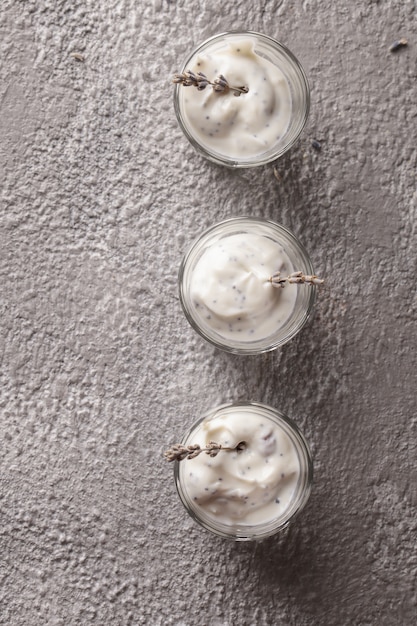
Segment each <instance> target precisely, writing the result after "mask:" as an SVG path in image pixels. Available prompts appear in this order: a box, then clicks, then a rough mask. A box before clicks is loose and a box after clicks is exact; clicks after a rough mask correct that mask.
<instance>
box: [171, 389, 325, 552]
mask: <svg viewBox="0 0 417 626" xmlns="http://www.w3.org/2000/svg"><path fill="white" fill-rule="evenodd" d="M236 409H240V410H244V411H245V410H248V411H250V410H251V409H255V410H258V411H260V412H261V414H262V413H263V414H264V415H265V414H266V415H267V418H268V419H271V420H272V421H274V422H275V423H276V424H277V425H279V426H281V427H282V428H283V430H284V431H285V433H286V435H287V436H289V438H290V439H291V443H292V445H293V446H294V448H295V450H296V452H297V456H298V458H299V460H300V466H301V463H302V462H303V463H304V476H303V478H304V481H303V484H302V487H301V491H300V493H299V494H297V499H296V501H295V502H293V503H292V506H291V507H290V509H289V514H288V513H287V514H284V515H281V516H280V517H279V518H277V519H276V520H272V521H270V522H266V523H261V524H256V525H241V526H240V527H238V526H237V527H234V526H228V525H226V524H222V523H220V522H218V523H215V521H214V520H213V518H210V517H209V516H204V515H202V514H201V513H202V512H200V515H199V512H198V510H197V509H195V508H193V507H192V505H191V502H190V501H189V500H187V497H186V495H185V490H184V489H183V487H182V485H181V476H180V463H184V462H186V461H181V462H178V461H175V463H174V481H175V486H176V490H177V493H178V496H179V498H180V500H181V502H182V504H183V506H184V508H185V509H186V511H187V513H188V514H189V515H190V517H191V518H192V519H194V521H196V522H197V523H198V524H199V525H200V526H202V527H203V528H205V529H206V530H209V531H211V532H212V533H214V534H215V535H218V536H220V537H223V538H225V539H231V540H234V541H252V540H259V539H264V538H266V537H269V536H271V535H274V534H276V533H278V532H280V531H281V530H284V529H285V528H286V527H287V526H288V525H289V524H290V523H291V522H293V520H294V519H295V518H296V516H297V515H298V514H299V513H300V512H301V511H302V509H303V508H304V507H305V505H306V504H307V502H308V499H309V497H310V493H311V489H312V484H313V474H314V467H313V459H312V455H311V450H310V447H309V445H308V442H307V440H306V438H305V436H304V435H303V433H302V432H301V430H300V429H299V427H298V426H297V424H296V423H295V421H294V420H292V419H291V418H290V417H288V416H287V415H286V414H285V413H283V412H282V411H280V410H279V409H276V408H274V407H271V406H269V405H267V404H264V403H261V402H255V401H239V402H229V403H225V404H221V405H219V406H216V407H214V408H212V409H210V410H209V411H207V412H206V413H204V414H203V415H202V416H201V417H200V418H198V419H197V420H196V421H195V422H194V423H193V424H192V425H191V426H190V428H189V429H188V430H187V431H186V433H185V434H184V435H183V437H182V439H181V444H182V445H187V443H188V439H189V437H190V436H191V435H192V433H193V432H194V431H195V429H196V428H198V427H199V426H200V424H201V423H202V422H203V421H205V420H207V419H214V418H215V417H216V416H217V415H218V414H219V413H221V412H223V411H227V410H232V411H233V410H236ZM300 455H302V459H301V456H300ZM298 488H299V487H298ZM280 520H282V521H280ZM277 521H278V522H279V523H277Z"/></svg>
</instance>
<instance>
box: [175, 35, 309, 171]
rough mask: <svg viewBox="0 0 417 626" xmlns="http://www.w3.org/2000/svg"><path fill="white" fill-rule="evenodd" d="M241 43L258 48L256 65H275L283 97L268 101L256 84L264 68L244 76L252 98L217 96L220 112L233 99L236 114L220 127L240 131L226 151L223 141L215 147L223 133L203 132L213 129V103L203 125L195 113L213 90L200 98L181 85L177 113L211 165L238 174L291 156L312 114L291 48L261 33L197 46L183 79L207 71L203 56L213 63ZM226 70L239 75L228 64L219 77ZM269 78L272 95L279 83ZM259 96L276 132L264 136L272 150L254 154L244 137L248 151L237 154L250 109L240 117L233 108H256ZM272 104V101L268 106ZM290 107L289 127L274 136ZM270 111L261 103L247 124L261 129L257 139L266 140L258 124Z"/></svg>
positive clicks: (226, 113)
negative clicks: (189, 72) (234, 144)
mask: <svg viewBox="0 0 417 626" xmlns="http://www.w3.org/2000/svg"><path fill="white" fill-rule="evenodd" d="M241 41H250V42H251V44H253V47H254V51H255V53H256V59H261V62H262V63H264V61H263V60H266V62H270V63H271V64H272V65H273V66H274V67H275V68H278V70H277V71H279V72H280V75H282V77H283V81H282V86H281V87H279V89H281V92H279V93H278V95H277V93H275V94H274V95H273V96H271V98H269V95H270V94H268V93H267V94H266V96H265V94H264V90H263V87H262V85H258V84H256V83H254V80H255V81H256V80H257V75H259V74H260V72H261V71H263V70H264V68H263V67H260V68H259V71H258V70H256V71H255V72H254V73H253V74H251V75H250V76H248V72H247V71H246V72H243V73H242V77H241V81H240V82H241V83H242V82H243V83H245V84H246V86H247V87H248V88H249V92H248V93H247V94H242V95H240V96H239V98H238V100H239V102H233V100H235V98H234V96H233V93H232V92H230V91H229V92H228V94H227V95H226V96H225V95H224V94H219V93H217V94H215V95H214V96H213V94H212V95H211V96H210V97H211V103H213V102H215V103H216V106H218V105H219V103H220V102H221V99H222V98H229V99H230V98H231V99H232V103H231V105H232V110H230V106H229V105H230V102H229V103H228V106H227V107H226V109H224V110H222V111H221V112H218V115H219V116H220V117H218V122H217V123H219V124H220V122H223V121H224V123H225V124H226V120H229V119H230V123H231V124H232V125H234V127H233V129H232V128H231V127H230V132H231V134H230V135H228V140H227V141H226V144H228V145H223V144H222V145H220V144H218V143H216V141H217V140H216V141H215V143H214V144H213V139H212V138H213V137H214V136H215V133H216V132H218V130H217V128H214V129H213V128H211V130H210V129H206V130H205V131H204V132H202V131H203V126H204V124H208V123H211V122H206V120H208V119H209V117H210V116H209V115H207V114H208V113H210V114H212V113H213V112H215V109H212V108H211V103H210V102H209V103H208V104H204V105H202V108H201V116H200V114H199V113H198V116H197V117H196V118H195V119H196V120H197V122H198V124H197V123H196V121H195V119H194V116H195V112H196V109H197V108H198V106H199V103H200V102H202V103H203V102H204V97H207V95H210V92H212V89H211V87H210V86H208V87H206V88H205V89H204V90H203V91H201V92H198V90H197V89H196V87H193V86H189V87H184V86H182V85H180V84H176V85H175V91H174V109H175V113H176V116H177V120H178V123H179V125H180V127H181V129H182V131H183V132H184V134H185V136H186V137H187V139H188V140H189V141H190V142H191V144H192V145H193V146H194V148H195V149H196V150H197V151H198V152H199V153H200V154H201V155H203V156H204V157H206V158H207V159H209V160H210V161H214V162H215V163H218V164H220V165H225V166H228V167H234V168H244V167H253V166H258V165H264V164H266V163H270V162H271V161H274V160H276V159H277V158H278V157H280V156H282V155H283V154H284V153H285V152H286V151H287V150H289V149H290V148H291V146H292V145H293V144H294V143H295V142H296V140H297V139H298V137H299V135H300V133H301V132H302V130H303V128H304V126H305V124H306V122H307V118H308V114H309V110H310V89H309V85H308V81H307V77H306V74H305V72H304V69H303V68H302V66H301V64H300V63H299V61H298V60H297V59H296V57H295V56H294V55H293V54H292V52H291V51H290V50H288V48H286V47H285V46H284V45H283V44H281V43H279V42H278V41H276V40H275V39H273V38H272V37H269V36H267V35H263V34H261V33H257V32H253V31H232V32H225V33H221V34H218V35H214V36H213V37H210V38H209V39H207V40H206V41H204V42H203V43H202V44H200V45H199V46H197V47H196V48H195V49H194V50H193V51H192V52H191V53H190V54H189V55H188V56H187V58H186V59H185V61H184V62H183V64H182V65H181V67H180V69H179V73H182V72H184V71H186V70H192V71H194V72H195V73H197V72H198V71H199V69H205V68H203V67H201V57H202V55H203V57H205V58H207V56H208V55H215V54H223V53H224V52H225V50H226V49H227V47H228V46H230V45H233V44H234V43H235V42H237V43H239V42H241ZM223 59H224V57H223ZM238 62H239V61H238ZM203 64H204V61H203ZM224 66H226V68H227V69H228V70H229V72H232V74H233V71H234V70H233V69H232V70H230V68H229V65H228V63H227V62H226V63H225V62H224V60H223V61H220V63H219V67H218V68H217V67H216V68H215V69H217V75H218V74H225V73H226V71H227V69H225V70H224V71H223V67H224ZM235 67H236V65H235ZM242 67H243V66H242ZM266 76H267V78H266V79H265V80H266V82H265V85H267V84H270V85H273V87H272V89H275V90H276V89H277V86H276V85H277V82H276V80H269V77H268V75H267V74H266ZM253 77H254V78H253ZM208 78H209V79H210V80H213V79H214V78H215V77H214V76H208ZM226 78H227V76H226ZM229 82H230V81H229ZM251 85H255V87H253V88H252V89H251ZM258 87H259V89H258ZM190 90H193V92H194V93H193V99H194V98H195V97H198V100H197V104H196V103H195V101H194V100H193V102H192V104H191V105H188V104H187V98H188V97H189V95H190V93H189V92H190ZM197 94H198V95H197ZM255 95H256V97H258V96H259V97H260V99H261V100H262V102H268V111H269V113H268V115H269V118H268V119H267V120H266V121H267V123H268V125H269V123H270V126H269V128H268V130H267V131H265V132H266V133H267V134H265V135H264V137H265V138H268V139H267V144H265V146H260V145H258V146H257V147H256V148H255V147H253V149H252V147H251V146H250V144H249V138H250V137H249V135H245V136H244V137H243V138H244V141H243V144H241V146H242V145H243V149H242V147H241V148H240V149H237V148H234V149H233V150H231V141H233V142H234V141H235V139H236V138H237V137H238V135H239V134H240V135H241V136H242V132H246V130H244V129H242V125H241V123H240V121H239V120H240V119H241V118H240V116H242V115H244V114H245V111H244V109H243V110H238V111H234V110H233V108H238V109H239V107H240V106H241V105H243V106H244V105H245V104H246V103H250V99H252V101H253V98H254V97H255ZM264 96H265V97H264ZM280 97H281V101H280ZM284 97H285V104H284ZM213 98H214V100H213ZM266 98H268V100H267V99H266ZM245 99H246V100H245ZM223 102H224V101H223ZM287 105H288V106H289V109H290V110H289V111H288V114H287V113H285V122H286V124H285V127H283V128H282V129H281V130H280V131H279V132H277V133H274V134H273V130H274V126H275V125H276V124H277V123H278V120H281V119H282V121H284V118H282V117H280V116H282V115H284V111H286V108H287ZM189 107H191V108H189ZM206 107H208V108H206ZM269 107H271V109H269ZM242 108H243V107H242ZM266 110H267V108H266V107H265V108H264V109H263V108H262V106H260V103H259V101H257V102H254V108H250V109H249V107H248V108H247V115H248V118H247V119H245V120H244V122H245V124H244V125H245V126H246V122H247V121H248V120H249V125H250V126H252V124H255V127H254V131H255V132H254V133H252V135H251V136H258V137H259V138H260V136H261V135H258V130H259V127H258V124H259V120H260V119H263V118H262V116H263V115H264V113H265V112H266ZM189 111H192V112H193V113H192V115H190V114H189ZM233 116H234V117H233ZM255 120H256V122H255ZM212 121H213V120H212ZM235 122H236V124H235ZM213 124H214V121H213ZM259 132H261V133H263V132H264V131H263V130H260V131H259ZM251 141H252V139H251ZM265 141H266V139H265ZM249 146H250V147H249ZM245 150H247V153H244V152H245Z"/></svg>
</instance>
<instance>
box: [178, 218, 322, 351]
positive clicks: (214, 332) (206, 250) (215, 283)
mask: <svg viewBox="0 0 417 626" xmlns="http://www.w3.org/2000/svg"><path fill="white" fill-rule="evenodd" d="M234 236H243V238H247V236H249V237H254V236H255V237H257V240H256V244H259V249H260V251H259V254H261V248H263V247H264V246H270V245H274V246H276V249H277V252H278V253H279V254H282V256H283V258H285V259H287V261H288V262H287V271H288V273H291V272H293V271H302V272H303V273H304V274H306V275H312V274H314V271H313V266H312V264H311V260H310V257H309V255H308V253H307V251H306V250H305V248H304V246H303V245H302V244H301V243H300V242H299V241H298V239H297V238H296V237H295V236H294V235H293V234H292V233H291V232H290V231H289V230H288V229H287V228H285V227H284V226H281V225H279V224H276V223H275V222H272V221H270V220H266V219H263V218H257V217H235V218H230V219H227V220H225V221H223V222H219V223H218V224H215V225H214V226H211V227H210V228H209V229H208V230H206V231H205V232H204V233H203V234H202V235H200V236H199V237H198V238H197V239H196V240H195V241H194V243H193V244H192V245H191V247H190V249H189V250H188V252H187V253H186V254H185V256H184V258H183V260H182V262H181V265H180V269H179V294H180V301H181V305H182V308H183V310H184V313H185V316H186V318H187V319H188V321H189V323H190V324H191V326H192V327H193V328H194V330H196V331H197V332H198V333H199V334H200V335H201V336H202V337H203V338H204V339H206V340H207V341H209V342H210V343H212V344H213V345H215V346H216V347H217V348H220V349H222V350H225V351H227V352H232V353H235V354H260V353H262V352H268V351H270V350H274V349H275V348H278V347H279V346H282V345H283V344H285V343H286V342H287V341H289V340H290V339H292V338H293V337H294V336H295V335H296V334H297V333H298V332H299V331H300V330H301V329H302V328H303V326H304V325H305V324H306V322H307V321H308V320H309V318H310V317H311V315H312V312H313V309H314V303H315V300H316V292H317V288H316V287H315V286H314V285H305V284H301V285H295V284H291V285H286V286H285V287H284V288H283V289H277V290H276V289H275V288H274V287H272V286H271V285H270V284H269V285H268V287H267V288H268V289H269V290H270V291H269V294H270V298H276V297H279V298H280V300H279V301H277V304H276V305H275V300H271V302H272V304H271V306H273V307H275V306H276V313H275V310H274V309H272V311H271V313H269V311H268V310H267V309H265V308H263V307H264V304H263V303H259V305H258V302H256V305H255V304H254V306H253V310H251V309H250V306H251V304H252V303H251V302H250V299H251V298H250V295H249V294H252V293H253V291H249V289H250V287H247V288H246V287H245V286H241V289H238V291H239V293H240V294H241V295H240V297H241V298H243V299H245V300H246V303H248V308H247V313H245V311H244V310H243V316H242V319H245V318H244V316H245V315H246V318H247V320H248V321H247V324H252V323H253V326H254V329H255V330H250V331H247V330H246V329H245V330H244V331H243V332H242V329H241V330H240V331H239V327H240V326H241V325H242V322H241V321H239V322H237V321H236V320H240V310H239V311H237V312H236V311H235V312H234V313H233V315H229V313H230V311H231V309H230V310H229V309H224V313H225V317H224V323H223V319H222V318H219V317H218V316H217V312H216V313H215V312H214V308H212V309H210V308H207V307H206V306H202V305H201V301H200V300H198V299H196V289H198V288H199V286H200V284H201V285H203V284H204V285H208V284H209V282H211V288H212V290H213V291H212V292H210V297H211V298H212V301H213V302H216V300H217V304H213V305H210V302H209V303H208V305H207V306H208V307H210V306H212V307H217V309H216V311H218V309H219V306H221V304H219V303H222V301H223V300H222V298H223V297H224V296H223V295H222V293H224V292H222V289H223V288H225V287H223V286H221V285H220V278H219V267H216V264H217V266H218V265H219V264H221V263H222V261H221V260H219V261H217V258H218V259H221V258H222V257H220V256H218V255H217V248H218V246H219V245H220V244H221V245H224V242H227V241H229V242H230V241H231V240H230V239H229V238H230V237H234ZM213 252H214V253H215V255H216V257H217V258H215V259H214V261H213V263H212V264H208V267H207V268H206V270H205V274H204V276H203V277H201V264H202V263H205V259H206V258H208V257H207V256H205V255H207V254H213ZM273 252H274V253H275V250H274V251H273ZM274 258H275V257H274ZM228 267H229V261H226V262H225V276H226V278H227V276H228V275H227V271H228ZM276 269H279V268H275V269H274V266H273V265H271V266H270V267H269V268H266V269H265V272H266V273H265V276H266V278H267V274H272V273H273V272H274V271H275V270H276ZM267 270H269V271H267ZM220 271H222V266H220ZM237 271H240V269H239V270H237ZM211 272H212V275H210V273H211ZM236 276H237V277H239V275H238V274H236V275H235V278H236ZM242 276H243V274H242ZM244 278H245V277H244ZM245 280H246V279H245ZM232 282H233V281H232ZM242 282H244V281H242ZM265 282H266V281H264V283H265ZM217 289H219V292H217V291H216V290H217ZM228 289H229V291H230V289H235V286H234V285H233V284H232V283H230V286H229V287H228ZM245 289H246V291H245ZM233 293H236V292H233ZM284 298H285V299H288V298H291V303H288V302H286V301H285V302H284ZM207 300H208V296H207ZM281 302H282V307H281V304H280V303H281ZM284 304H285V308H283V307H284ZM242 306H244V307H246V306H247V305H246V304H244V305H242ZM278 306H279V307H281V308H279V309H278ZM256 307H258V309H259V310H257V308H256ZM291 307H292V308H291ZM264 311H265V313H264ZM257 315H258V317H256V316H257ZM281 318H282V319H281ZM252 319H253V322H252ZM257 320H260V321H257ZM232 323H233V324H234V325H235V326H234V327H233V326H232ZM244 323H246V322H244ZM222 324H223V326H222ZM233 328H236V332H234V331H233Z"/></svg>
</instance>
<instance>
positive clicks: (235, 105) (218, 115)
mask: <svg viewBox="0 0 417 626" xmlns="http://www.w3.org/2000/svg"><path fill="white" fill-rule="evenodd" d="M186 69H191V70H192V71H193V72H195V73H197V72H203V74H205V75H206V76H207V77H208V78H209V79H210V80H213V79H214V78H215V77H217V76H218V75H219V74H222V75H224V76H225V77H226V78H227V81H228V83H229V85H232V86H238V87H239V86H242V85H245V86H247V87H248V88H249V91H248V93H246V94H242V95H240V96H239V97H236V96H235V95H234V92H233V91H231V90H229V91H227V92H226V93H217V92H215V91H213V89H211V88H210V87H208V88H206V89H204V90H203V91H198V90H197V89H195V88H193V87H186V88H181V89H180V90H179V98H180V107H181V111H182V115H183V117H184V120H185V122H186V124H187V126H188V128H189V129H190V131H191V132H192V134H193V135H194V137H195V139H196V140H197V141H198V142H199V143H200V144H201V145H202V146H205V147H207V148H208V149H210V150H214V151H216V152H218V153H219V154H222V155H225V156H227V157H230V158H242V157H249V156H257V155H260V154H263V153H264V152H266V151H267V150H269V149H270V148H272V147H273V146H274V145H276V144H277V142H279V141H280V140H281V139H282V137H283V136H284V135H285V133H286V131H287V129H288V126H289V123H290V119H291V114H292V102H291V91H290V87H289V85H288V82H287V80H286V78H285V76H284V74H283V72H282V71H281V70H280V69H279V67H277V66H276V65H274V64H273V63H271V61H269V60H267V59H266V58H264V57H262V56H260V55H258V54H257V53H256V52H255V49H254V42H253V40H251V39H249V38H245V37H243V36H239V37H236V38H232V39H231V40H230V43H226V44H224V45H218V44H217V45H213V46H212V47H210V48H208V49H206V50H205V51H203V52H200V53H197V54H196V55H195V56H194V57H193V58H192V59H191V61H190V63H189V64H188V66H187V68H186Z"/></svg>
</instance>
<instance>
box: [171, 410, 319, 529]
mask: <svg viewBox="0 0 417 626" xmlns="http://www.w3.org/2000/svg"><path fill="white" fill-rule="evenodd" d="M214 437H215V438H216V443H218V444H221V445H222V446H225V447H226V448H227V446H229V449H223V450H219V451H218V452H217V455H216V456H215V457H212V456H210V455H208V454H207V453H206V452H204V451H203V452H201V453H200V454H199V455H198V456H197V457H195V458H192V459H188V458H187V459H185V460H182V461H175V465H174V478H175V484H176V487H177V491H178V494H179V497H180V499H181V501H182V503H183V505H184V507H185V508H186V510H187V511H188V513H189V514H190V515H191V517H192V518H193V519H194V520H195V521H196V522H198V523H199V524H201V526H203V527H204V528H206V529H207V530H210V531H211V532H213V533H214V534H216V535H219V536H221V537H226V538H230V539H234V540H235V541H250V540H255V539H262V538H264V537H268V536H270V535H273V534H275V533H277V532H278V531H280V530H282V529H284V528H285V527H286V526H288V524H289V523H290V521H292V520H293V519H294V517H295V516H296V515H297V514H298V513H299V512H300V511H301V509H302V508H303V507H304V506H305V504H306V503H307V500H308V498H309V495H310V492H311V486H312V480H313V463H312V459H311V453H310V450H309V447H308V444H307V442H306V440H305V438H304V436H303V435H302V433H301V432H300V430H299V429H298V427H297V426H296V424H295V423H294V422H293V421H292V420H291V419H289V418H288V417H286V416H285V415H284V414H283V413H281V412H280V411H278V410H277V409H274V408H271V407H269V406H266V405H264V404H259V403H256V402H239V403H235V404H224V405H222V406H219V407H216V408H214V409H212V410H211V411H208V412H207V413H206V414H205V415H203V417H201V418H200V419H199V420H198V421H197V422H196V423H195V424H193V426H191V428H190V430H189V431H188V432H187V433H186V434H185V435H184V437H183V439H182V442H181V443H182V444H183V445H187V446H188V445H194V444H199V445H200V446H201V448H204V447H205V446H206V444H207V443H208V442H209V441H210V440H211V439H212V438H214ZM237 444H240V445H239V446H238V449H235V447H236V445H237ZM243 444H244V445H243Z"/></svg>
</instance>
